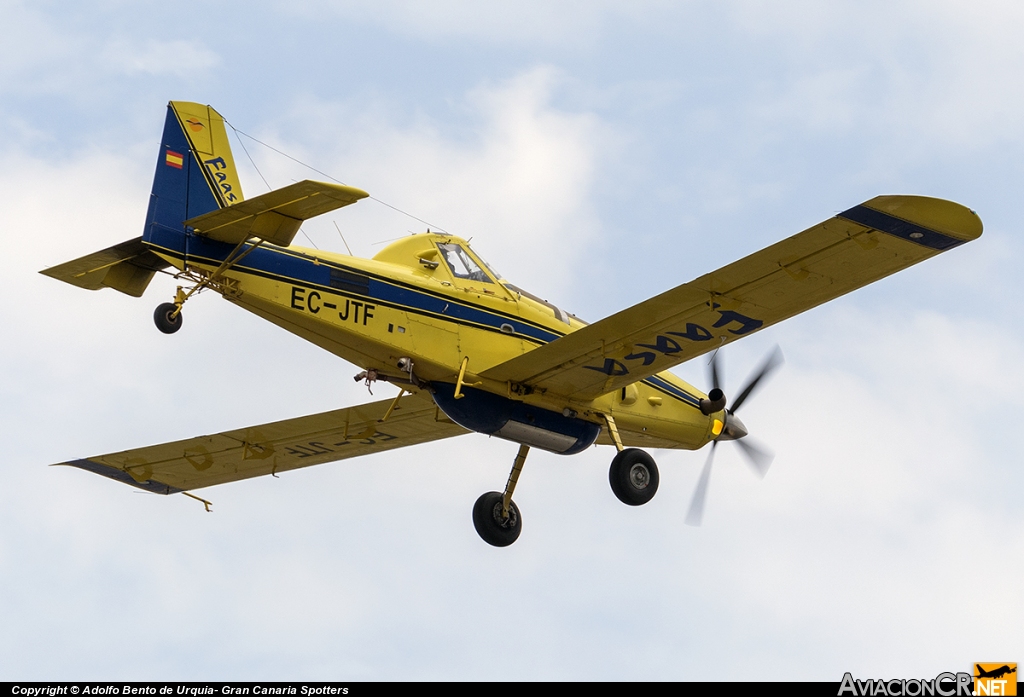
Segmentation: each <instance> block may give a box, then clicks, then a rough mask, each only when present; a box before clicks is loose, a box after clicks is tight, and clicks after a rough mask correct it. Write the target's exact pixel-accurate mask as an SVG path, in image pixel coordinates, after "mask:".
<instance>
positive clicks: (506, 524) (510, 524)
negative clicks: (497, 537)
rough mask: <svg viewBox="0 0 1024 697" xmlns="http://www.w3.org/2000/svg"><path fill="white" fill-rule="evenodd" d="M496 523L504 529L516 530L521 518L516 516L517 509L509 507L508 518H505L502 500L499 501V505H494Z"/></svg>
mask: <svg viewBox="0 0 1024 697" xmlns="http://www.w3.org/2000/svg"><path fill="white" fill-rule="evenodd" d="M494 522H495V523H497V524H498V525H500V526H501V527H503V528H514V527H515V526H516V525H518V523H519V518H518V516H516V509H515V508H513V507H512V506H509V507H508V518H503V517H502V516H501V499H498V503H496V504H494Z"/></svg>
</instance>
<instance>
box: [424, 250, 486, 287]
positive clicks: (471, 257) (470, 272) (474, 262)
mask: <svg viewBox="0 0 1024 697" xmlns="http://www.w3.org/2000/svg"><path fill="white" fill-rule="evenodd" d="M437 251H438V252H440V254H441V258H442V259H444V263H445V265H446V266H447V267H448V271H450V272H451V274H452V277H454V278H455V279H457V280H459V281H466V282H469V283H472V282H477V283H495V284H496V283H497V282H498V279H496V278H493V273H492V271H491V269H490V267H488V265H487V264H486V263H485V262H484V261H483V260H482V259H478V258H477V256H476V255H475V254H473V253H472V251H470V249H469V247H468V246H466V245H463V244H460V243H458V242H438V243H437ZM449 251H451V252H452V253H454V254H455V255H456V257H458V259H459V261H461V263H462V266H464V267H465V273H463V272H461V271H460V270H459V269H457V268H456V266H455V264H454V263H453V262H452V260H451V259H450V258H449V257H448V252H449ZM467 262H468V263H467ZM474 268H475V270H474Z"/></svg>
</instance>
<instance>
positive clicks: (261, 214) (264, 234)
mask: <svg viewBox="0 0 1024 697" xmlns="http://www.w3.org/2000/svg"><path fill="white" fill-rule="evenodd" d="M367 196H369V194H367V193H366V192H365V191H363V190H362V189H357V188H355V187H354V186H344V185H342V184H328V183H325V182H315V181H309V180H306V181H301V182H298V183H296V184H290V185H288V186H286V187H284V188H281V189H277V190H275V191H271V192H269V193H266V194H262V195H260V196H257V197H255V198H250V199H248V200H245V201H241V202H240V203H236V204H234V205H233V206H228V207H226V208H219V209H217V210H215V211H210V212H209V213H205V214H203V215H200V216H197V217H195V218H192V219H191V220H186V221H185V225H186V226H187V227H191V228H193V229H194V230H195V231H196V232H197V233H198V234H200V235H203V236H204V237H209V238H210V239H212V240H217V241H218V242H230V243H232V244H238V243H239V242H242V241H243V240H247V239H249V238H250V237H259V238H261V239H264V240H266V241H267V242H270V243H272V244H276V245H279V246H281V247H287V246H288V245H289V244H291V242H292V239H293V238H294V237H295V234H296V233H297V232H298V231H299V227H300V226H301V225H302V222H303V221H304V220H308V219H310V218H315V217H316V216H318V215H323V214H324V213H328V212H330V211H333V210H335V209H338V208H341V207H343V206H348V205H350V204H353V203H355V202H356V201H358V200H359V199H361V198H366V197H367Z"/></svg>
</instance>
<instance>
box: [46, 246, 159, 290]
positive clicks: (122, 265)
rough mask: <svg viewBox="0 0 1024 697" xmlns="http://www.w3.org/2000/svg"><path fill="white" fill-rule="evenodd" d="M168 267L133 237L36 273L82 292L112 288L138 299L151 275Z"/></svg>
mask: <svg viewBox="0 0 1024 697" xmlns="http://www.w3.org/2000/svg"><path fill="white" fill-rule="evenodd" d="M168 266H170V264H168V263H167V262H166V261H164V260H163V259H161V258H160V257H158V256H157V255H156V254H154V253H153V252H151V251H149V250H148V249H146V247H145V246H144V245H143V243H142V238H141V237H136V238H135V239H134V240H128V241H127V242H122V243H121V244H115V245H114V246H113V247H108V248H107V249H104V250H102V251H99V252H93V253H92V254H87V255H86V256H84V257H80V258H78V259H75V260H74V261H68V262H65V263H63V264H60V265H59V266H52V267H50V268H48V269H43V270H42V271H40V272H39V273H41V274H43V275H44V276H49V277H51V278H56V279H57V280H59V281H65V282H67V283H70V284H71V285H73V286H78V287H79V288H85V289H86V290H99V289H100V288H113V289H114V290H118V291H121V292H122V293H126V294H127V295H131V296H133V297H136V298H138V297H141V296H142V294H143V292H145V290H146V287H147V286H148V285H149V282H150V281H151V280H153V274H155V273H156V272H157V271H160V270H161V269H165V268H167V267H168Z"/></svg>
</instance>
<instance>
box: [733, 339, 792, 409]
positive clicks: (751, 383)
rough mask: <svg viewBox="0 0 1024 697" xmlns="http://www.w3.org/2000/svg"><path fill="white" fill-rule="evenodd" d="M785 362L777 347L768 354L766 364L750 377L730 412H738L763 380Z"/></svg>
mask: <svg viewBox="0 0 1024 697" xmlns="http://www.w3.org/2000/svg"><path fill="white" fill-rule="evenodd" d="M783 360H784V359H783V358H782V349H780V348H779V347H778V346H776V347H775V348H774V349H773V350H772V352H771V353H770V354H768V358H766V359H765V361H764V363H763V364H762V365H761V367H760V368H758V370H757V372H755V373H754V374H753V375H752V376H751V377H750V380H748V381H747V385H746V387H744V388H743V389H742V390H741V391H740V396H739V397H737V398H736V399H735V400H733V403H732V408H731V409H730V411H733V412H735V411H738V410H739V408H740V406H741V405H742V404H743V402H745V401H746V399H747V397H749V396H750V395H751V394H753V392H754V390H755V389H756V388H757V386H758V384H759V383H760V382H761V380H763V379H764V378H766V377H768V376H769V375H771V374H772V372H774V371H775V369H776V368H778V367H779V366H780V365H782V362H783Z"/></svg>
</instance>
